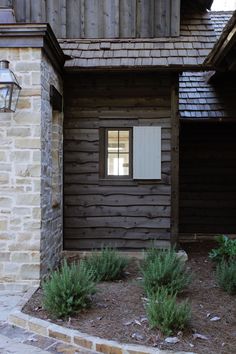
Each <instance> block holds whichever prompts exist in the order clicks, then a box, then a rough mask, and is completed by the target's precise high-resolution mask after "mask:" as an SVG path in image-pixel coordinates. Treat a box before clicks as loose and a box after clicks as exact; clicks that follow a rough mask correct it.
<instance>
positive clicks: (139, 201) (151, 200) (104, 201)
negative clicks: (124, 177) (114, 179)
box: [65, 187, 171, 207]
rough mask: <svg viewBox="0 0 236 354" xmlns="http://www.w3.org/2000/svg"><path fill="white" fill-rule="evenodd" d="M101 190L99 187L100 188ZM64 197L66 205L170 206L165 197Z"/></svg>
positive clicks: (99, 195) (119, 195) (97, 195)
mask: <svg viewBox="0 0 236 354" xmlns="http://www.w3.org/2000/svg"><path fill="white" fill-rule="evenodd" d="M100 189H101V187H100ZM131 196H132V195H124V194H123V193H121V194H116V195H108V196H106V195H101V194H96V195H78V196H76V195H65V204H66V205H84V206H91V205H111V206H116V205H118V206H121V205H123V206H129V205H140V206H142V205H153V206H154V207H155V206H156V205H161V206H164V205H167V206H168V205H170V204H171V199H170V197H169V196H166V195H161V196H160V195H133V196H132V198H131Z"/></svg>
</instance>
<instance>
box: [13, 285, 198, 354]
mask: <svg viewBox="0 0 236 354" xmlns="http://www.w3.org/2000/svg"><path fill="white" fill-rule="evenodd" d="M37 289H38V287H33V288H31V289H29V290H28V291H27V292H26V293H25V295H24V296H23V298H22V300H21V301H20V302H19V303H18V305H17V306H16V307H15V309H14V310H13V311H12V312H11V313H10V315H9V317H8V322H9V323H10V324H12V325H15V326H18V327H21V328H24V329H26V330H28V331H31V332H34V333H36V334H39V335H41V336H44V337H49V338H53V339H57V340H60V341H62V342H64V343H65V344H71V345H74V346H75V347H76V346H77V347H78V348H80V349H81V347H82V348H84V349H87V350H88V349H89V350H94V351H96V352H98V353H102V354H196V353H193V352H182V351H181V352H173V351H169V350H160V349H158V348H152V347H147V346H143V345H136V344H125V343H119V342H116V341H113V340H108V339H103V338H100V337H95V336H91V335H88V334H86V333H82V332H80V331H78V330H73V329H70V328H65V327H62V326H59V325H56V324H54V323H51V322H48V321H45V320H41V319H39V318H36V317H32V316H30V315H27V314H25V313H23V312H22V308H23V307H24V306H25V304H26V303H27V302H28V301H29V299H30V298H31V296H32V295H33V294H34V293H35V291H36V290H37Z"/></svg>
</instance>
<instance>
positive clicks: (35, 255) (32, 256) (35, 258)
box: [30, 252, 40, 263]
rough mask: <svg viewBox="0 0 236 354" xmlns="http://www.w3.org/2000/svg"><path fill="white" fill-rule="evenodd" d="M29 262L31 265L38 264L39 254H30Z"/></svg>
mask: <svg viewBox="0 0 236 354" xmlns="http://www.w3.org/2000/svg"><path fill="white" fill-rule="evenodd" d="M30 256H31V262H33V263H39V262H40V252H31V253H30Z"/></svg>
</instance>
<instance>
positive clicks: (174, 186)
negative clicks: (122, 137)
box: [171, 74, 179, 245]
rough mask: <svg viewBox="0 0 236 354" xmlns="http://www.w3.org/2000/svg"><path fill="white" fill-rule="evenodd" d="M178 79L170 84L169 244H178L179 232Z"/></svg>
mask: <svg viewBox="0 0 236 354" xmlns="http://www.w3.org/2000/svg"><path fill="white" fill-rule="evenodd" d="M178 111H179V78H178V74H173V76H172V84H171V244H172V245H175V244H176V243H177V242H178V232H179V114H178Z"/></svg>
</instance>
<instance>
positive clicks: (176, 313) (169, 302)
mask: <svg viewBox="0 0 236 354" xmlns="http://www.w3.org/2000/svg"><path fill="white" fill-rule="evenodd" d="M147 315H148V320H149V324H150V327H151V328H158V329H160V330H161V332H162V333H163V334H164V335H171V334H172V333H173V331H180V330H183V329H184V328H185V327H186V326H187V325H188V322H189V320H190V318H191V308H190V305H189V303H188V301H187V300H186V301H183V302H182V303H179V304H178V303H177V302H176V295H175V294H170V293H169V292H168V290H167V289H165V288H159V290H158V291H157V292H156V294H153V295H151V296H150V297H149V300H148V303H147Z"/></svg>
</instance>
